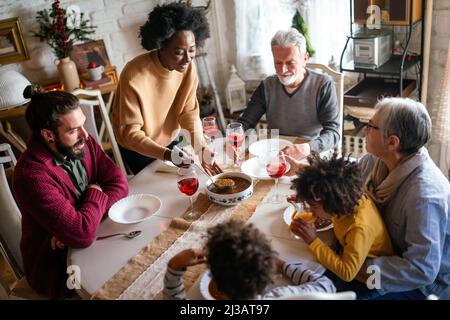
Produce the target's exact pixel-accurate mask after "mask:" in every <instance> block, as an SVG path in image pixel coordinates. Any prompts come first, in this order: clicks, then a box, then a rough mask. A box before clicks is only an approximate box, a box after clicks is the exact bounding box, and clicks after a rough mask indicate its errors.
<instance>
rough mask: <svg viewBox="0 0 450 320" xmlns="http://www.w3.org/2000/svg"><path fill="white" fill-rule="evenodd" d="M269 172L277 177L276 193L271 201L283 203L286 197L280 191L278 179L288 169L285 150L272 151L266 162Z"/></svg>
mask: <svg viewBox="0 0 450 320" xmlns="http://www.w3.org/2000/svg"><path fill="white" fill-rule="evenodd" d="M265 166H266V171H267V174H268V175H269V176H270V177H271V178H273V179H275V194H274V195H273V196H272V197H271V198H270V199H269V202H270V203H282V202H283V200H284V198H283V196H282V195H280V194H279V193H278V179H279V178H281V177H282V176H283V175H284V174H285V173H286V171H287V162H286V158H285V156H284V153H283V152H277V153H276V154H275V155H274V153H273V152H272V153H270V154H269V156H268V157H267V158H266V162H265Z"/></svg>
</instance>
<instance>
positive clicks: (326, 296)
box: [275, 291, 356, 300]
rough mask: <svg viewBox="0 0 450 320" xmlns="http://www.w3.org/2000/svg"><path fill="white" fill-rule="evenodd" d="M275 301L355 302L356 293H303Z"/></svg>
mask: <svg viewBox="0 0 450 320" xmlns="http://www.w3.org/2000/svg"><path fill="white" fill-rule="evenodd" d="M275 300H356V293H355V292H353V291H343V292H336V293H327V292H305V293H302V294H298V295H295V296H286V297H279V298H275Z"/></svg>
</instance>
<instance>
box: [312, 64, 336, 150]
mask: <svg viewBox="0 0 450 320" xmlns="http://www.w3.org/2000/svg"><path fill="white" fill-rule="evenodd" d="M306 66H307V67H308V68H310V69H313V70H319V71H321V72H323V73H325V74H328V75H329V76H330V77H331V78H333V81H334V84H335V85H336V96H337V101H338V106H339V121H340V126H339V134H340V136H341V137H340V141H339V144H338V150H339V152H340V151H341V149H342V141H343V137H344V74H343V73H341V72H337V71H334V70H333V69H331V68H330V67H328V66H326V65H324V64H320V63H308V64H307V65H306Z"/></svg>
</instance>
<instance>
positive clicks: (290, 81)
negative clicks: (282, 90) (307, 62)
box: [277, 74, 297, 86]
mask: <svg viewBox="0 0 450 320" xmlns="http://www.w3.org/2000/svg"><path fill="white" fill-rule="evenodd" d="M277 76H278V80H280V82H281V84H282V85H284V86H290V85H291V84H293V83H294V82H295V80H297V75H295V74H293V75H291V76H284V77H283V76H280V75H277Z"/></svg>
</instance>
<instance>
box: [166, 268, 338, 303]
mask: <svg viewBox="0 0 450 320" xmlns="http://www.w3.org/2000/svg"><path fill="white" fill-rule="evenodd" d="M184 272H185V271H184V270H182V271H178V270H173V269H171V268H170V267H167V272H166V275H165V277H164V290H163V294H164V299H166V300H184V299H186V289H185V287H184V284H183V275H184ZM282 272H283V275H285V276H286V277H288V278H289V279H290V280H291V282H292V284H291V285H287V286H286V285H285V286H278V287H274V288H271V289H268V288H267V289H266V291H264V292H263V293H262V294H261V295H258V296H257V299H262V300H269V299H274V298H279V297H289V296H295V295H298V294H301V293H307V292H326V293H334V292H336V287H335V286H334V285H333V282H331V280H330V279H329V278H327V277H326V276H324V275H323V274H319V273H316V272H315V271H313V270H311V269H308V268H307V267H306V265H305V264H304V263H302V262H287V263H285V264H284V265H283V268H282Z"/></svg>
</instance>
